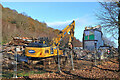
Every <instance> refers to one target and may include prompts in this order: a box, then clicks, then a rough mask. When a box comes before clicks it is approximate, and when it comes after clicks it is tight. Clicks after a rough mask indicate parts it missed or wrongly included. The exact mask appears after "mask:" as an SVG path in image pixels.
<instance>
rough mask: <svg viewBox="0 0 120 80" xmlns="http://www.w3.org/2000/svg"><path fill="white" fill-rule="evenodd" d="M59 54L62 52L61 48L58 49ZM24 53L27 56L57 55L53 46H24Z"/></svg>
mask: <svg viewBox="0 0 120 80" xmlns="http://www.w3.org/2000/svg"><path fill="white" fill-rule="evenodd" d="M58 51H59V55H62V54H63V51H62V50H58ZM25 53H26V54H25V55H26V56H28V57H50V56H57V49H56V48H55V47H53V48H52V47H42V48H39V47H26V48H25Z"/></svg>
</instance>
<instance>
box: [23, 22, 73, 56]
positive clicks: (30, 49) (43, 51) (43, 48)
mask: <svg viewBox="0 0 120 80" xmlns="http://www.w3.org/2000/svg"><path fill="white" fill-rule="evenodd" d="M74 29H75V21H74V20H73V21H72V23H71V24H69V25H67V26H66V27H65V28H64V29H63V30H62V31H60V32H59V34H58V35H57V37H56V38H53V41H52V42H53V43H52V45H51V46H48V45H46V41H42V42H34V43H30V44H28V46H26V48H25V56H27V57H30V58H48V57H52V56H53V57H54V56H57V51H58V52H59V55H63V50H61V49H60V48H59V45H60V41H61V40H62V38H64V37H65V36H66V35H67V33H70V35H69V43H68V46H69V48H71V49H72V41H73V37H74Z"/></svg>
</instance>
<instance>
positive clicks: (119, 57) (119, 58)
mask: <svg viewBox="0 0 120 80" xmlns="http://www.w3.org/2000/svg"><path fill="white" fill-rule="evenodd" d="M118 7H119V8H120V1H119V3H118ZM118 29H119V30H118V31H119V36H118V61H119V72H120V10H119V15H118Z"/></svg>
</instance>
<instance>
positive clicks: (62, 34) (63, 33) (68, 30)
mask: <svg viewBox="0 0 120 80" xmlns="http://www.w3.org/2000/svg"><path fill="white" fill-rule="evenodd" d="M74 29H75V21H74V20H73V22H72V23H71V24H69V25H67V26H66V27H65V28H64V29H63V30H62V31H60V32H59V34H58V35H57V38H55V39H54V44H53V45H54V46H59V45H60V41H61V40H62V38H64V37H65V36H66V35H67V33H70V36H69V43H71V42H72V40H73V37H74Z"/></svg>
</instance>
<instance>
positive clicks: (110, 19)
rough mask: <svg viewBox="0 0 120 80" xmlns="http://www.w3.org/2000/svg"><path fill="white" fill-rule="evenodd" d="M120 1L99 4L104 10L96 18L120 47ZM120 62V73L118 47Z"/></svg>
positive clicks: (107, 0) (112, 0) (119, 47)
mask: <svg viewBox="0 0 120 80" xmlns="http://www.w3.org/2000/svg"><path fill="white" fill-rule="evenodd" d="M118 2H119V0H116V1H115V0H105V1H104V2H99V3H100V5H101V6H102V9H101V10H100V11H99V12H97V14H96V17H97V19H98V20H100V24H101V26H102V27H103V29H105V30H106V31H107V32H108V33H109V34H111V35H112V37H113V38H114V39H116V40H118V44H119V45H120V43H119V42H120V35H119V33H120V13H119V12H120V10H119V9H120V3H118ZM118 53H119V56H118V61H119V70H118V71H120V46H118Z"/></svg>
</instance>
